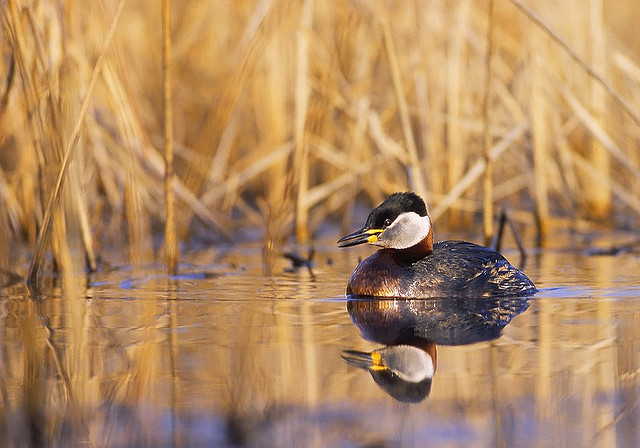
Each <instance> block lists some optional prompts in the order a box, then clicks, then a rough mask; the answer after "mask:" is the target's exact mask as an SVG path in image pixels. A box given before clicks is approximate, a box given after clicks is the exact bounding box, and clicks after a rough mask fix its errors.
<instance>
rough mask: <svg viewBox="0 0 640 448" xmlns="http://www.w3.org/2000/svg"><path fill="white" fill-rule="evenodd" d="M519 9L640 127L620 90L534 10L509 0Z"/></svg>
mask: <svg viewBox="0 0 640 448" xmlns="http://www.w3.org/2000/svg"><path fill="white" fill-rule="evenodd" d="M509 2H511V3H512V4H513V5H514V6H515V7H516V8H518V10H520V11H521V12H522V13H523V14H524V15H525V16H526V17H527V18H528V19H529V20H531V21H532V22H533V23H535V24H536V26H538V27H539V28H540V29H542V30H543V31H544V32H545V33H546V34H547V35H548V36H549V37H551V38H552V39H553V41H554V42H556V43H557V44H558V45H559V46H560V48H562V49H563V50H564V52H565V53H567V54H568V55H569V57H571V59H572V60H573V61H574V62H576V63H577V64H578V65H579V66H580V67H582V69H583V70H584V71H585V72H587V74H588V75H589V76H590V77H591V78H593V79H594V80H595V81H597V82H598V84H600V85H601V86H602V88H603V89H604V90H605V91H606V92H607V94H608V95H609V96H610V97H611V99H612V100H613V101H614V102H615V103H616V104H617V105H618V106H619V107H620V108H621V109H622V110H623V111H624V112H625V113H626V114H627V116H628V117H629V118H631V120H632V121H633V122H634V123H635V124H636V126H638V127H640V115H639V114H638V113H637V112H636V111H635V110H634V108H633V107H631V105H630V104H629V103H627V101H626V100H625V99H624V98H622V97H621V96H620V95H619V94H618V92H616V90H615V89H614V88H613V87H612V86H611V85H610V84H609V83H608V82H607V81H606V80H605V79H604V78H603V77H602V76H601V75H600V74H599V73H598V72H597V71H596V70H595V69H594V68H593V67H592V66H591V65H590V64H588V63H587V62H585V60H584V59H583V58H581V57H580V56H579V55H578V54H577V53H576V52H575V51H574V50H573V49H572V48H571V47H570V46H569V44H568V43H567V42H565V41H564V40H563V39H562V38H561V37H560V36H559V35H558V34H557V33H556V32H555V31H554V30H552V29H551V28H550V27H549V26H548V25H547V24H546V23H545V22H544V21H543V20H542V19H541V18H540V16H538V15H537V14H536V13H535V12H533V10H531V9H530V8H528V7H527V6H526V5H525V4H524V3H522V2H521V1H520V0H509Z"/></svg>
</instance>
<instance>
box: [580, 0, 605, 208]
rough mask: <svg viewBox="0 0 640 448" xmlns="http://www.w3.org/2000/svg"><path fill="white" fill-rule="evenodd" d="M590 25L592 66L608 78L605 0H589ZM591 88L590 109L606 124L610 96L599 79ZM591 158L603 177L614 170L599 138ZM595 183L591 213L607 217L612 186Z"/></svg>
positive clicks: (590, 196) (589, 195)
mask: <svg viewBox="0 0 640 448" xmlns="http://www.w3.org/2000/svg"><path fill="white" fill-rule="evenodd" d="M587 14H588V18H587V21H588V25H589V36H590V42H591V44H590V45H589V49H590V51H591V54H590V59H591V64H592V67H593V69H594V70H595V71H597V72H598V73H599V74H600V75H601V76H602V77H603V79H606V74H607V72H608V70H607V65H608V63H607V55H606V53H607V49H606V40H605V30H604V23H603V21H604V17H603V10H602V0H589V2H588V6H587ZM590 84H591V85H590V86H589V87H590V90H591V110H592V111H593V115H594V118H596V120H597V122H599V123H600V124H601V125H605V126H606V124H605V117H606V112H607V98H606V94H605V92H604V90H603V89H602V87H601V86H600V85H599V84H598V82H597V81H596V80H592V81H591V83H590ZM590 157H591V160H593V163H594V165H595V166H597V167H598V168H599V169H600V172H601V175H602V177H605V178H606V177H609V175H610V170H611V158H610V155H609V153H608V152H607V150H606V149H605V148H604V147H603V145H602V144H601V143H600V142H598V141H597V140H592V141H591V148H590ZM594 185H595V184H594V183H587V184H586V191H585V194H586V196H587V201H588V204H589V214H590V215H591V216H592V217H594V218H596V219H600V220H602V219H605V218H608V217H610V214H611V192H610V191H609V189H606V188H604V189H602V188H592V187H593V186H594Z"/></svg>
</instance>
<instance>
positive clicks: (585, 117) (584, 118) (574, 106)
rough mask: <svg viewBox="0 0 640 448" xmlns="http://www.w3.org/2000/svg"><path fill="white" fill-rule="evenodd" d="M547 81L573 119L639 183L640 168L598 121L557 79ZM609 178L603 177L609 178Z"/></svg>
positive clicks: (551, 78)
mask: <svg viewBox="0 0 640 448" xmlns="http://www.w3.org/2000/svg"><path fill="white" fill-rule="evenodd" d="M549 79H550V80H551V81H552V82H553V84H554V86H555V87H556V89H557V90H558V91H559V92H560V94H561V95H562V98H563V99H564V100H565V102H566V103H567V105H568V106H569V107H570V109H571V111H572V112H573V113H574V114H575V117H576V118H577V119H578V120H579V122H580V123H581V124H582V125H583V126H584V127H585V129H586V130H587V131H589V133H590V134H591V136H592V137H593V138H594V139H596V140H597V141H598V142H599V143H600V144H601V145H602V147H603V148H604V149H606V150H607V151H608V153H609V154H610V155H611V156H612V157H613V158H614V159H616V160H617V161H618V162H620V163H621V164H622V166H624V167H625V168H626V169H627V170H628V171H629V172H630V173H631V174H633V176H634V177H635V178H636V179H637V180H639V181H640V168H638V167H637V166H636V164H635V163H634V162H633V160H631V159H630V158H629V156H627V155H626V154H625V153H624V151H623V150H622V148H620V147H619V146H618V145H617V144H616V142H614V141H613V139H612V138H611V137H610V136H609V134H608V133H607V132H606V131H605V130H604V129H603V128H602V126H601V125H600V124H599V123H598V120H597V119H596V118H595V117H593V115H592V114H591V113H590V112H589V111H588V110H587V109H586V108H585V107H584V106H583V105H582V104H581V103H580V101H578V99H577V98H576V97H575V96H574V95H573V94H572V93H571V91H570V90H569V89H568V88H567V86H566V85H564V84H563V83H562V82H560V81H559V80H558V79H557V78H555V77H552V76H549ZM609 177H610V176H605V178H609Z"/></svg>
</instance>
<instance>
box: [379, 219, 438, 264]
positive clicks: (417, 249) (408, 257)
mask: <svg viewBox="0 0 640 448" xmlns="http://www.w3.org/2000/svg"><path fill="white" fill-rule="evenodd" d="M386 250H390V251H393V254H394V255H395V256H396V257H397V258H398V259H400V260H402V261H403V262H405V263H409V264H413V263H415V262H416V261H418V260H421V259H423V258H424V257H426V256H427V255H429V254H430V253H431V252H433V226H432V225H431V226H430V227H429V233H428V234H427V236H426V237H425V238H424V239H423V240H422V241H420V242H419V243H418V244H415V245H413V246H411V247H407V248H406V249H386Z"/></svg>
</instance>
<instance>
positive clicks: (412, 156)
mask: <svg viewBox="0 0 640 448" xmlns="http://www.w3.org/2000/svg"><path fill="white" fill-rule="evenodd" d="M380 27H381V29H382V40H383V42H384V46H385V49H386V50H387V57H388V59H389V67H390V69H391V77H392V79H393V89H394V91H395V94H396V101H397V103H398V113H399V115H400V117H399V118H400V123H401V127H402V135H403V136H404V140H405V144H406V152H407V154H408V156H409V168H410V170H408V178H409V186H410V188H411V189H412V190H414V191H415V192H416V193H418V194H419V195H420V196H422V197H423V198H426V197H427V189H426V184H425V182H424V178H423V175H422V165H421V164H420V162H419V158H418V148H417V146H416V141H415V138H414V137H413V131H412V130H411V117H410V116H409V107H408V106H407V99H406V98H405V94H404V87H403V85H402V76H401V74H400V63H399V62H398V54H397V52H396V48H395V45H394V43H393V38H392V36H391V32H390V30H389V24H388V23H387V22H386V21H384V20H383V21H382V22H381V23H380Z"/></svg>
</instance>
